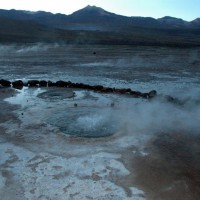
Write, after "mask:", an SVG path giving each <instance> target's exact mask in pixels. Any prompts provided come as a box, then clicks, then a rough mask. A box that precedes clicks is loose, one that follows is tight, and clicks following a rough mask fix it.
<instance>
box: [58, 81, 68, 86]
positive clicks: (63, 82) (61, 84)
mask: <svg viewBox="0 0 200 200" xmlns="http://www.w3.org/2000/svg"><path fill="white" fill-rule="evenodd" d="M68 85H69V84H68V82H65V81H57V82H56V86H57V87H68Z"/></svg>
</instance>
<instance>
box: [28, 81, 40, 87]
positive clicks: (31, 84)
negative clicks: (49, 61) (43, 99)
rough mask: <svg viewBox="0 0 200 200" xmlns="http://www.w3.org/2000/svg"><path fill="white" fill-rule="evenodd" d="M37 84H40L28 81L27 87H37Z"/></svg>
mask: <svg viewBox="0 0 200 200" xmlns="http://www.w3.org/2000/svg"><path fill="white" fill-rule="evenodd" d="M39 83H40V82H39V81H38V80H30V81H28V86H29V87H38V86H39Z"/></svg>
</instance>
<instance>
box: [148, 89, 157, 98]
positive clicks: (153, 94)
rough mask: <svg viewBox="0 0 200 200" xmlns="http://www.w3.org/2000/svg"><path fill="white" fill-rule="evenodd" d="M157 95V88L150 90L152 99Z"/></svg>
mask: <svg viewBox="0 0 200 200" xmlns="http://www.w3.org/2000/svg"><path fill="white" fill-rule="evenodd" d="M155 96H157V92H156V90H152V91H150V92H149V98H150V99H151V98H153V97H155Z"/></svg>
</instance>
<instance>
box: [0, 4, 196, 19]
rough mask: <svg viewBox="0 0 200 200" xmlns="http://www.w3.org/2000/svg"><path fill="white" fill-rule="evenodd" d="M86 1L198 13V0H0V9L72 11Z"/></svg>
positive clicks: (127, 11) (125, 9)
mask: <svg viewBox="0 0 200 200" xmlns="http://www.w3.org/2000/svg"><path fill="white" fill-rule="evenodd" d="M87 5H95V6H98V7H101V8H103V9H105V10H107V11H109V12H114V13H116V14H121V15H125V16H143V17H154V18H160V17H164V16H172V17H177V18H182V19H184V20H187V21H191V20H193V19H196V18H198V17H200V0H0V9H17V10H30V11H38V10H43V11H49V12H52V13H63V14H71V13H73V12H74V11H76V10H79V9H81V8H83V7H85V6H87Z"/></svg>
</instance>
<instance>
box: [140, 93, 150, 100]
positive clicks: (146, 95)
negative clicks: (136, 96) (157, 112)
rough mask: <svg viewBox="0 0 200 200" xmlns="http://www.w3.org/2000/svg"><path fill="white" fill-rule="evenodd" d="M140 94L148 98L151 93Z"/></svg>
mask: <svg viewBox="0 0 200 200" xmlns="http://www.w3.org/2000/svg"><path fill="white" fill-rule="evenodd" d="M140 96H141V97H142V98H145V99H148V98H149V93H142V94H141V95H140Z"/></svg>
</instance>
